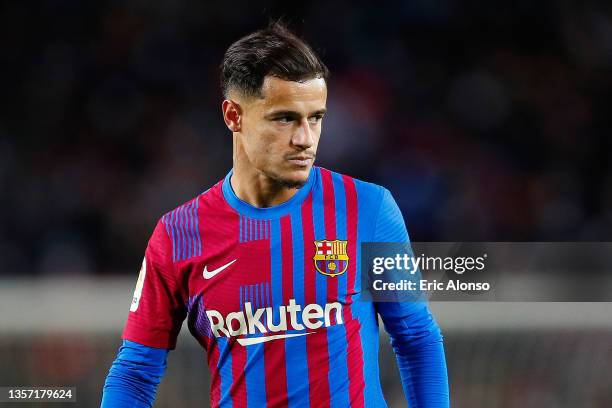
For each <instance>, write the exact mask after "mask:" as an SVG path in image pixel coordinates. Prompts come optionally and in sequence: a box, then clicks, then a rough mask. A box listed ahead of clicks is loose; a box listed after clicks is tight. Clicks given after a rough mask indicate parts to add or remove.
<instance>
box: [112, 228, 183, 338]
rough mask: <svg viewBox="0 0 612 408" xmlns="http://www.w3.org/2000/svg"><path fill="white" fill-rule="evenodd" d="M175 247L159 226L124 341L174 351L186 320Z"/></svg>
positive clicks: (148, 248)
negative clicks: (173, 258) (174, 259)
mask: <svg viewBox="0 0 612 408" xmlns="http://www.w3.org/2000/svg"><path fill="white" fill-rule="evenodd" d="M178 281H179V280H178V279H177V274H176V266H175V264H174V263H173V260H172V243H171V241H170V239H169V238H168V234H167V232H166V228H165V226H164V224H163V222H162V221H159V222H158V223H157V226H156V227H155V231H153V235H152V236H151V239H150V240H149V244H148V245H147V249H146V251H145V257H144V260H143V262H142V267H141V269H140V274H139V276H138V281H137V283H136V289H135V290H134V297H133V298H132V303H131V305H130V312H129V314H128V319H127V322H126V325H125V328H124V330H123V335H122V338H123V339H124V340H130V341H133V342H136V343H140V344H143V345H145V346H149V347H156V348H167V349H173V348H175V346H176V338H177V336H178V333H179V331H180V329H181V325H182V322H183V320H184V319H185V316H186V307H185V303H186V302H185V299H184V298H185V295H184V290H183V288H181V287H180V285H179V284H178V283H177V282H178Z"/></svg>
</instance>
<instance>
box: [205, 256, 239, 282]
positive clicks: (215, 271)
mask: <svg viewBox="0 0 612 408" xmlns="http://www.w3.org/2000/svg"><path fill="white" fill-rule="evenodd" d="M236 261H237V259H234V260H233V261H231V262H228V263H226V264H225V265H223V266H220V267H218V268H217V269H213V270H212V271H209V270H208V269H207V268H208V266H207V265H205V266H204V274H203V275H204V279H210V278H212V277H214V276H215V275H216V274H218V273H219V272H221V271H223V270H224V269H225V268H227V267H228V266H230V265H231V264H233V263H234V262H236Z"/></svg>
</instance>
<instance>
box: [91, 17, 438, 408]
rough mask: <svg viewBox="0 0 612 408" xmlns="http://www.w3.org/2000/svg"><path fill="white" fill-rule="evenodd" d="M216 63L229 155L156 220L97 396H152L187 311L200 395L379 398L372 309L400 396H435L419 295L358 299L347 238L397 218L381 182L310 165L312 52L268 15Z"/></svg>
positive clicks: (355, 258) (432, 402)
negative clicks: (220, 169)
mask: <svg viewBox="0 0 612 408" xmlns="http://www.w3.org/2000/svg"><path fill="white" fill-rule="evenodd" d="M221 71H222V74H221V85H222V90H223V95H224V98H225V99H224V101H223V103H222V112H223V119H224V121H225V123H226V125H227V127H228V128H229V129H230V130H231V132H232V134H233V168H232V170H230V171H229V173H228V174H227V176H225V178H224V179H223V180H221V181H219V182H218V183H217V184H215V185H214V186H213V187H211V188H209V189H208V190H206V191H205V192H203V193H202V194H200V195H198V196H197V197H195V198H194V199H193V200H191V201H189V202H187V203H185V204H183V205H181V206H180V207H178V208H176V209H175V210H173V211H171V212H169V213H167V214H166V215H164V216H163V217H162V218H161V219H160V221H159V222H158V223H157V227H156V228H155V230H154V232H153V235H152V237H151V239H150V241H149V244H148V247H147V249H146V252H145V258H144V261H143V264H142V269H141V271H140V276H139V279H138V282H137V285H136V290H135V293H134V298H133V301H132V305H131V307H130V312H129V316H128V320H127V324H126V326H125V329H124V332H123V345H122V347H121V348H120V349H119V353H118V355H117V358H116V360H115V361H114V363H113V365H112V367H111V369H110V371H109V374H108V377H107V379H106V384H105V386H104V394H103V398H102V406H103V407H141V406H142V407H148V406H151V405H152V404H153V401H154V399H155V394H156V388H157V385H158V383H159V381H160V379H161V377H162V375H163V374H164V371H165V367H166V357H167V354H168V350H172V349H173V348H174V347H175V345H176V339H177V335H178V333H179V330H180V327H181V324H182V322H183V320H184V319H185V317H187V321H188V327H189V330H190V332H191V334H192V335H193V336H194V337H195V338H196V339H197V341H198V342H199V343H200V344H201V346H202V347H203V348H204V350H205V351H206V354H207V357H208V366H209V370H210V377H211V389H210V403H211V406H213V407H250V408H252V407H266V406H267V407H287V406H288V407H316V408H320V407H386V406H387V405H386V402H385V399H384V397H383V394H382V390H381V385H380V380H379V369H378V336H379V329H378V316H380V317H381V318H382V320H383V322H384V325H385V328H386V330H387V332H388V333H389V335H390V337H391V343H392V346H393V348H394V351H395V354H396V356H397V362H398V365H399V372H400V376H401V381H402V384H403V388H404V392H405V395H406V398H407V399H408V401H409V403H410V407H411V408H420V407H427V408H433V407H448V406H449V394H448V380H447V374H446V363H445V357H444V348H443V343H442V337H441V334H440V330H439V328H438V326H437V324H436V323H435V321H434V319H433V317H432V316H431V314H430V312H429V309H428V307H427V304H426V303H424V302H405V303H399V302H397V303H377V302H366V301H360V300H359V297H360V293H361V289H360V279H359V277H358V276H359V273H358V271H359V268H360V251H361V249H360V246H361V243H362V242H371V241H377V242H408V234H407V232H406V227H405V225H404V221H403V219H402V215H401V213H400V211H399V209H398V207H397V205H396V203H395V202H394V200H393V198H392V197H391V194H390V193H389V191H388V190H386V189H384V188H383V187H380V186H377V185H375V184H371V183H366V182H363V181H360V180H356V179H353V178H351V177H348V176H345V175H341V174H338V173H335V172H332V171H329V170H326V169H324V168H320V167H316V166H314V165H313V164H314V160H315V155H316V152H317V144H318V142H319V136H320V134H321V124H322V121H323V117H324V116H325V112H326V98H327V78H328V70H327V68H326V67H325V65H324V64H323V63H322V62H321V60H320V59H319V58H318V57H317V56H316V55H315V53H314V52H313V51H312V50H311V48H310V47H309V46H308V45H307V44H306V43H304V42H303V41H302V40H301V39H299V38H297V37H296V36H295V35H294V34H292V33H291V32H289V31H288V30H287V29H286V28H284V27H283V26H281V25H279V24H273V25H271V26H270V27H269V28H267V29H264V30H260V31H257V32H255V33H252V34H250V35H248V36H246V37H244V38H242V39H240V40H238V41H237V42H235V43H234V44H232V45H231V46H230V47H229V49H228V50H227V52H226V54H225V56H224V59H223V63H222V67H221ZM356 86H358V84H356ZM355 143H359V141H358V140H356V141H355Z"/></svg>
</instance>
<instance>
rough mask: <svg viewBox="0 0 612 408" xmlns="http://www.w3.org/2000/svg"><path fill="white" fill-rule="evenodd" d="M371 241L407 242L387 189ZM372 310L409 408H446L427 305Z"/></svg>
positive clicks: (439, 349) (440, 355)
mask: <svg viewBox="0 0 612 408" xmlns="http://www.w3.org/2000/svg"><path fill="white" fill-rule="evenodd" d="M374 241H375V242H402V243H408V242H410V241H409V237H408V232H407V230H406V226H405V224H404V219H403V217H402V213H401V211H400V209H399V207H398V206H397V204H396V203H395V200H393V197H392V196H391V193H390V192H389V191H388V190H386V189H385V190H384V192H383V197H382V202H381V204H380V209H379V212H378V216H377V220H376V225H375V232H374ZM375 308H376V311H377V312H378V314H379V315H380V316H381V318H382V320H383V323H384V325H385V330H386V331H387V333H389V337H390V339H391V346H392V347H393V350H394V352H395V356H396V359H397V362H398V366H399V370H400V376H401V379H402V386H403V389H404V393H405V395H406V398H407V399H408V401H409V404H410V408H420V407H427V408H438V407H440V408H442V407H448V406H449V390H448V376H447V371H446V359H445V356H444V346H443V339H442V335H441V333H440V328H439V327H438V325H437V323H436V321H435V320H434V318H433V316H432V314H431V312H430V311H429V307H428V305H427V303H426V302H424V301H414V302H377V303H375Z"/></svg>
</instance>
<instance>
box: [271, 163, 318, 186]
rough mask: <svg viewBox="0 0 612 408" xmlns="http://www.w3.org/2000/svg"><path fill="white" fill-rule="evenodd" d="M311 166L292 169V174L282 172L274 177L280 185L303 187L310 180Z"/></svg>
mask: <svg viewBox="0 0 612 408" xmlns="http://www.w3.org/2000/svg"><path fill="white" fill-rule="evenodd" d="M310 170H311V167H309V168H308V169H303V170H298V171H292V172H291V173H292V174H282V175H277V176H276V177H272V178H273V179H274V180H276V181H277V182H278V183H279V184H280V185H282V186H283V187H286V188H301V187H303V186H304V184H306V183H307V182H308V176H309V174H310Z"/></svg>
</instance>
